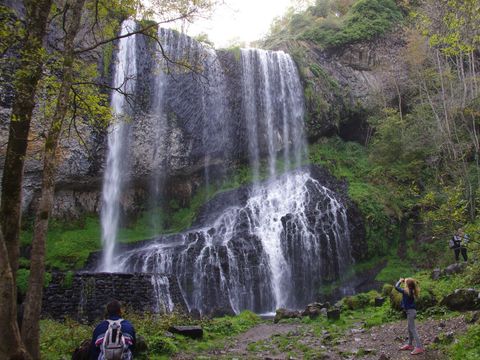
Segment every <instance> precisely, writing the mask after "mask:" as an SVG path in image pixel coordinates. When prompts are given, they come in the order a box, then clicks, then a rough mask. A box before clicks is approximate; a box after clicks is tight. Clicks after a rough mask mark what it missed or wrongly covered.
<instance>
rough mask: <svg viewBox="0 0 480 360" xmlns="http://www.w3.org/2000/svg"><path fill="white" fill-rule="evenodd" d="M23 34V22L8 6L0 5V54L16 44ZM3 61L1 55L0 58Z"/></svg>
mask: <svg viewBox="0 0 480 360" xmlns="http://www.w3.org/2000/svg"><path fill="white" fill-rule="evenodd" d="M23 36H25V29H24V27H23V23H22V22H21V21H20V20H19V19H18V18H17V16H16V14H15V13H14V11H13V10H12V9H10V8H9V7H6V6H3V5H0V54H1V55H3V54H5V53H6V52H7V51H8V50H10V49H12V48H13V47H14V46H17V45H18V44H19V43H20V41H21V39H22V38H23ZM0 61H1V62H3V61H4V59H3V57H2V59H1V60H0Z"/></svg>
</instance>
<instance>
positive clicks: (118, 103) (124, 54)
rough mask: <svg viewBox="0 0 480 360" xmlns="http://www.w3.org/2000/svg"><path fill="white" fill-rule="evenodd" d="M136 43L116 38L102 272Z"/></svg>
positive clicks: (112, 224)
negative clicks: (114, 89) (113, 120)
mask: <svg viewBox="0 0 480 360" xmlns="http://www.w3.org/2000/svg"><path fill="white" fill-rule="evenodd" d="M135 27H136V24H135V22H134V21H133V20H126V21H124V22H123V24H122V29H121V32H120V35H125V34H127V33H129V32H131V31H133V30H135ZM135 49H136V46H135V36H129V37H125V38H122V39H120V40H119V44H118V53H117V61H116V63H115V76H114V81H113V87H114V88H117V89H119V90H120V91H113V93H112V99H111V106H112V110H113V115H114V117H115V123H114V124H113V125H112V126H111V127H110V133H109V135H108V154H107V163H106V167H105V173H104V178H103V190H102V194H103V198H102V200H103V204H102V210H101V223H102V242H103V258H102V262H101V265H100V269H101V270H102V271H106V272H111V271H114V270H115V269H114V266H113V263H112V260H113V257H114V253H115V243H116V240H117V232H118V222H119V218H120V198H121V195H122V184H123V181H124V180H125V179H124V174H125V173H126V171H125V165H126V162H125V154H126V153H125V149H126V147H127V146H126V140H127V134H128V128H129V124H128V122H127V117H128V115H129V113H131V109H130V107H129V104H128V102H127V100H126V96H125V95H124V94H132V93H133V92H134V88H135V81H134V77H135V75H136V51H135Z"/></svg>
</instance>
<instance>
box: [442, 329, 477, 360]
mask: <svg viewBox="0 0 480 360" xmlns="http://www.w3.org/2000/svg"><path fill="white" fill-rule="evenodd" d="M478 344H480V324H475V325H471V326H469V328H468V329H467V332H466V333H465V334H462V335H460V336H456V339H455V342H454V343H453V344H451V345H448V346H443V347H442V348H443V349H444V350H445V351H446V353H447V354H448V358H449V359H452V360H476V359H479V358H480V347H479V346H478Z"/></svg>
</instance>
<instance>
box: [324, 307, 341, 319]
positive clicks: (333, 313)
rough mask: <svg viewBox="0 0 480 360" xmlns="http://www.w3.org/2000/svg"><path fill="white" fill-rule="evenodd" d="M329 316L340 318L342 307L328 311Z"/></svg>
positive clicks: (330, 317) (329, 317)
mask: <svg viewBox="0 0 480 360" xmlns="http://www.w3.org/2000/svg"><path fill="white" fill-rule="evenodd" d="M327 318H328V319H329V320H338V319H340V309H331V310H328V311H327Z"/></svg>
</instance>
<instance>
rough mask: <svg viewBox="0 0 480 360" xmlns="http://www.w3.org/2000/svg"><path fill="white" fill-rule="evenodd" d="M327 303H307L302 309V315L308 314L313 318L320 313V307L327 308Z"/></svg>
mask: <svg viewBox="0 0 480 360" xmlns="http://www.w3.org/2000/svg"><path fill="white" fill-rule="evenodd" d="M328 305H329V304H328V303H325V304H324V303H318V302H315V303H311V304H308V305H307V307H306V308H305V310H303V312H302V316H308V317H310V318H311V319H314V318H316V317H318V316H319V315H320V314H322V309H328V308H329V306H328Z"/></svg>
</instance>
